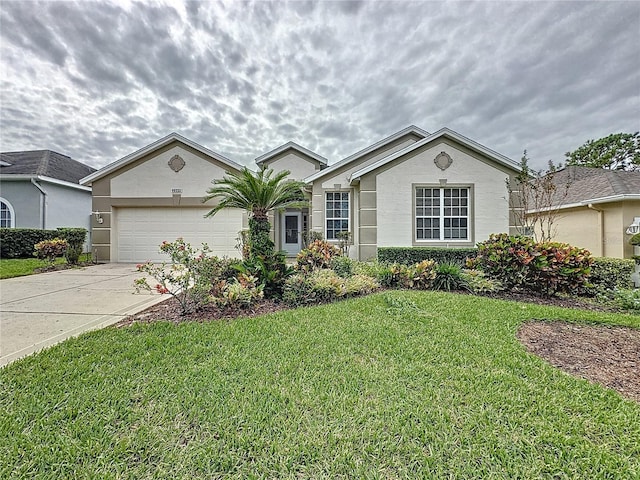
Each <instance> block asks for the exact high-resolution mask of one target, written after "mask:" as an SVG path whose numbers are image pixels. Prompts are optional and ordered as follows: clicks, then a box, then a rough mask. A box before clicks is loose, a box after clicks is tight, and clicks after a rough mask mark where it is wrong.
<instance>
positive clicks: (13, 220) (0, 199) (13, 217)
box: [0, 197, 16, 228]
mask: <svg viewBox="0 0 640 480" xmlns="http://www.w3.org/2000/svg"><path fill="white" fill-rule="evenodd" d="M0 202H2V203H4V204H5V205H6V206H7V209H8V210H9V215H11V218H10V219H9V220H10V226H9V227H3V228H16V212H15V210H14V209H13V205H11V202H9V200H7V199H6V198H3V197H0Z"/></svg>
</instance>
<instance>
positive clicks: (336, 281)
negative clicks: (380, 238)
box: [282, 269, 379, 306]
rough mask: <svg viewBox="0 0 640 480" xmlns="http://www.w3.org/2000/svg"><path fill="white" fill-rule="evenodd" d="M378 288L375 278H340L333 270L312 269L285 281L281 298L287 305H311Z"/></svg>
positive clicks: (364, 276)
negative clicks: (307, 272)
mask: <svg viewBox="0 0 640 480" xmlns="http://www.w3.org/2000/svg"><path fill="white" fill-rule="evenodd" d="M377 288H379V284H378V283H377V282H376V281H375V279H373V278H371V277H368V276H366V275H359V274H355V275H353V276H351V277H349V278H342V277H340V276H338V274H336V272H334V271H333V270H328V269H320V270H314V271H312V272H311V273H309V274H304V273H298V274H296V275H293V276H291V277H289V278H288V279H287V281H286V282H285V287H284V292H283V294H282V300H283V301H284V302H285V303H287V304H288V305H292V306H300V305H313V304H318V303H327V302H331V301H334V300H337V299H339V298H344V297H350V296H356V295H363V294H366V293H371V292H373V291H374V290H376V289H377Z"/></svg>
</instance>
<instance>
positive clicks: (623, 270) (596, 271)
mask: <svg viewBox="0 0 640 480" xmlns="http://www.w3.org/2000/svg"><path fill="white" fill-rule="evenodd" d="M634 264H635V262H634V261H633V260H630V259H628V258H609V257H595V258H594V259H593V265H591V275H590V276H589V283H590V284H591V285H593V287H591V288H593V289H595V290H596V292H602V291H606V290H613V289H614V288H615V289H618V290H620V289H626V288H633V282H632V281H631V274H632V273H633V270H634ZM592 293H593V292H592Z"/></svg>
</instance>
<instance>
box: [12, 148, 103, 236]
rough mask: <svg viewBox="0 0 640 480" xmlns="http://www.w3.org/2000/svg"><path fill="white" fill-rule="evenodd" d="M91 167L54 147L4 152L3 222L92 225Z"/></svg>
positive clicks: (40, 225)
mask: <svg viewBox="0 0 640 480" xmlns="http://www.w3.org/2000/svg"><path fill="white" fill-rule="evenodd" d="M92 172H95V168H91V167H89V166H87V165H85V164H83V163H80V162H78V161H76V160H73V159H72V158H69V157H67V156H66V155H62V154H60V153H56V152H52V151H51V150H35V151H26V152H6V153H0V226H1V227H8V228H43V229H55V228H58V227H83V228H87V229H89V228H90V222H89V217H90V215H91V188H90V187H86V186H83V185H80V184H79V180H80V179H81V178H83V177H85V176H87V175H89V174H91V173H92Z"/></svg>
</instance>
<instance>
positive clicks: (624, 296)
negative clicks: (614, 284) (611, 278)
mask: <svg viewBox="0 0 640 480" xmlns="http://www.w3.org/2000/svg"><path fill="white" fill-rule="evenodd" d="M614 301H615V303H616V304H617V305H618V306H619V307H620V308H623V309H624V310H635V311H640V289H637V288H636V289H633V290H632V289H620V290H617V289H616V290H614Z"/></svg>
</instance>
